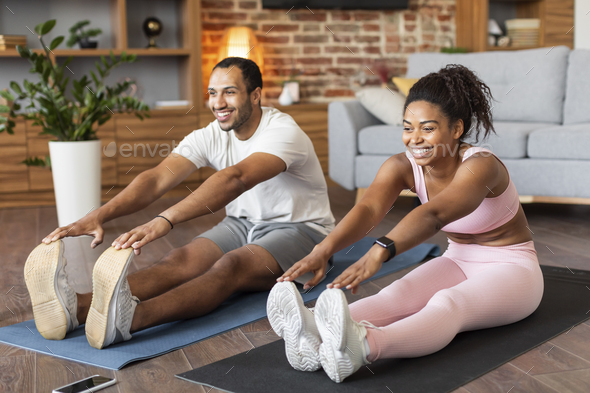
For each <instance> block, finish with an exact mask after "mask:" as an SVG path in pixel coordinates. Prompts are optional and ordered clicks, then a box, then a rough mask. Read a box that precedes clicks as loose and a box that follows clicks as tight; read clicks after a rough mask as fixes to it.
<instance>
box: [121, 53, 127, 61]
mask: <svg viewBox="0 0 590 393" xmlns="http://www.w3.org/2000/svg"><path fill="white" fill-rule="evenodd" d="M121 60H122V61H127V52H125V51H123V52H121Z"/></svg>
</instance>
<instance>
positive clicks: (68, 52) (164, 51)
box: [0, 48, 191, 57]
mask: <svg viewBox="0 0 590 393" xmlns="http://www.w3.org/2000/svg"><path fill="white" fill-rule="evenodd" d="M33 51H34V52H36V53H43V50H42V49H33ZM111 51H113V54H114V55H115V56H121V53H122V52H126V53H127V54H128V55H137V56H190V55H191V50H190V49H184V48H158V49H146V48H130V49H54V50H53V54H54V55H55V56H56V57H68V56H73V57H99V56H101V55H102V56H108V55H109V54H110V53H111ZM0 57H20V55H19V54H18V52H17V51H16V49H7V50H3V51H0Z"/></svg>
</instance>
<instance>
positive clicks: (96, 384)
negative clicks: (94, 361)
mask: <svg viewBox="0 0 590 393" xmlns="http://www.w3.org/2000/svg"><path fill="white" fill-rule="evenodd" d="M115 382H117V380H116V379H114V378H107V377H103V376H100V375H93V376H91V377H88V378H86V379H82V380H80V381H76V382H72V383H71V384H69V385H66V386H62V387H61V388H57V389H53V390H52V393H91V392H96V391H97V390H100V389H104V388H106V387H107V386H111V385H114V384H115Z"/></svg>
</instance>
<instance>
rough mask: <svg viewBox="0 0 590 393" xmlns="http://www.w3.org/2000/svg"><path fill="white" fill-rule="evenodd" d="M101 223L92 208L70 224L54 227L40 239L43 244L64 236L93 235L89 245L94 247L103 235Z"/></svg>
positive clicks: (100, 241) (96, 212)
mask: <svg viewBox="0 0 590 393" xmlns="http://www.w3.org/2000/svg"><path fill="white" fill-rule="evenodd" d="M102 224H103V222H102V219H100V216H99V214H98V211H97V210H94V211H92V212H90V213H88V214H87V215H85V216H84V217H82V218H81V219H79V220H78V221H76V222H74V223H72V224H69V225H66V226H63V227H59V228H57V229H55V230H54V231H53V232H51V233H50V234H49V235H47V236H45V237H44V238H43V240H41V241H42V242H43V243H45V244H49V243H51V242H54V241H57V240H59V239H62V238H64V237H66V236H82V235H90V236H93V237H94V240H93V241H92V243H91V245H90V246H91V247H92V248H95V247H96V246H98V245H99V244H100V243H102V239H103V235H104V229H102Z"/></svg>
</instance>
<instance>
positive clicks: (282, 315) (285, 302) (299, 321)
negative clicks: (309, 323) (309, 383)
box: [266, 282, 321, 371]
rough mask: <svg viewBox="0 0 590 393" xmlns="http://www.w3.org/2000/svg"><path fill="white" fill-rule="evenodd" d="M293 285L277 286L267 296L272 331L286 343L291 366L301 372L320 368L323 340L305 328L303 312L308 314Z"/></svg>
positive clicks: (279, 284)
mask: <svg viewBox="0 0 590 393" xmlns="http://www.w3.org/2000/svg"><path fill="white" fill-rule="evenodd" d="M298 294H299V292H298V291H297V287H296V286H295V284H293V283H292V282H289V283H278V284H276V285H275V286H274V287H273V288H272V290H271V291H270V294H269V296H268V302H267V305H266V307H267V314H268V320H269V322H270V325H271V326H272V328H273V330H274V331H275V332H276V333H277V334H278V335H279V336H281V337H282V338H283V339H284V340H285V353H286V355H287V360H288V361H289V364H291V367H293V368H294V369H295V370H299V371H316V370H318V369H319V368H320V366H321V364H320V358H319V356H318V350H319V346H320V341H319V340H318V338H317V337H316V336H314V335H313V334H310V333H308V332H306V331H305V329H304V327H303V326H304V322H303V318H304V317H303V313H305V312H311V311H308V310H307V309H306V307H305V305H304V304H303V299H302V298H301V296H298Z"/></svg>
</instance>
